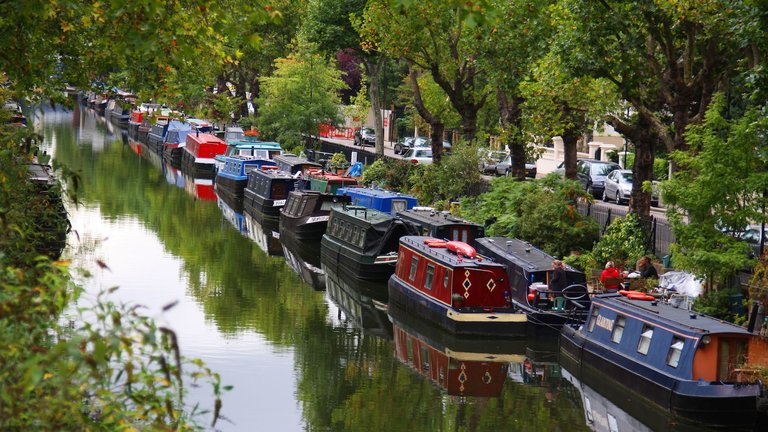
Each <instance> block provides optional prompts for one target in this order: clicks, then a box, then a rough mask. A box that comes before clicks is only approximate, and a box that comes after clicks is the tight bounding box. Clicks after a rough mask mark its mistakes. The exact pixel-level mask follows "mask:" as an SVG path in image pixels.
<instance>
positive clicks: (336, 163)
mask: <svg viewBox="0 0 768 432" xmlns="http://www.w3.org/2000/svg"><path fill="white" fill-rule="evenodd" d="M328 167H329V168H330V170H331V171H335V172H336V173H337V174H344V172H345V171H346V170H347V168H349V162H348V161H347V157H346V156H345V155H344V153H342V152H337V153H334V154H333V156H331V159H330V160H329V161H328Z"/></svg>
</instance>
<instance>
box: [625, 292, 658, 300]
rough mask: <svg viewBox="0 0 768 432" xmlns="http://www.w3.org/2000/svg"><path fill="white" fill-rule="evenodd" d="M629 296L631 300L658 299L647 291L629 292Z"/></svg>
mask: <svg viewBox="0 0 768 432" xmlns="http://www.w3.org/2000/svg"><path fill="white" fill-rule="evenodd" d="M627 298H628V299H631V300H646V301H651V300H656V297H654V296H652V295H648V294H646V293H642V292H637V291H635V292H632V293H629V294H627Z"/></svg>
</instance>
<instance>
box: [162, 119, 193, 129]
mask: <svg viewBox="0 0 768 432" xmlns="http://www.w3.org/2000/svg"><path fill="white" fill-rule="evenodd" d="M168 130H175V131H183V130H192V126H191V125H190V124H189V123H185V122H183V121H179V120H171V121H170V122H168Z"/></svg>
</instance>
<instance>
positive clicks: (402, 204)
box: [392, 199, 408, 212]
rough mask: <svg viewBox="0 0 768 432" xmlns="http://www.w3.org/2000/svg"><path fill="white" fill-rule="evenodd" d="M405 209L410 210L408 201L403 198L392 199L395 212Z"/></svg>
mask: <svg viewBox="0 0 768 432" xmlns="http://www.w3.org/2000/svg"><path fill="white" fill-rule="evenodd" d="M405 210H408V203H407V202H406V201H405V200H401V199H393V200H392V211H393V212H399V211H405Z"/></svg>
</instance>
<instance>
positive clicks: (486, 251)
mask: <svg viewBox="0 0 768 432" xmlns="http://www.w3.org/2000/svg"><path fill="white" fill-rule="evenodd" d="M473 246H475V248H476V249H477V252H478V253H480V254H481V255H483V256H486V257H489V258H491V259H492V260H494V261H495V262H498V263H500V264H503V265H504V266H505V267H506V268H507V277H508V279H509V291H510V295H511V297H512V302H513V303H514V304H515V305H516V306H517V307H519V308H520V309H521V310H522V311H523V312H525V313H526V314H528V322H529V323H533V324H541V325H547V326H561V325H563V324H565V323H567V322H572V323H582V322H584V321H585V320H586V318H587V313H588V312H589V306H590V303H591V300H590V296H589V291H588V290H587V279H586V276H585V275H584V273H583V272H581V271H579V270H577V269H575V268H573V267H571V266H568V265H566V266H565V275H566V281H567V283H566V287H565V288H564V289H563V291H562V292H551V291H548V290H547V282H548V278H549V276H550V274H551V272H552V262H553V261H554V260H555V258H554V257H552V256H551V255H549V254H547V253H546V252H544V251H542V250H541V249H538V248H536V247H534V246H532V245H531V244H530V243H528V242H525V241H523V240H520V239H514V238H507V237H483V238H478V239H475V241H474V243H473Z"/></svg>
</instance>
